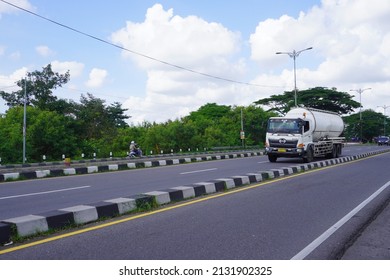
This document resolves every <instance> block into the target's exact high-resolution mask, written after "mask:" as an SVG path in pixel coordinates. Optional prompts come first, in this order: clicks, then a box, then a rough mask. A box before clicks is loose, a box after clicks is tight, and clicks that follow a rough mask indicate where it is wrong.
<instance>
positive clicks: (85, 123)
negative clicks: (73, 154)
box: [75, 93, 129, 139]
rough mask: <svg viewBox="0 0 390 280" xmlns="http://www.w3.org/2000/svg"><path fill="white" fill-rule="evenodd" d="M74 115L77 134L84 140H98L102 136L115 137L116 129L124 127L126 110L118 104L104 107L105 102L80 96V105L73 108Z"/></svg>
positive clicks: (88, 96) (90, 95)
mask: <svg viewBox="0 0 390 280" xmlns="http://www.w3.org/2000/svg"><path fill="white" fill-rule="evenodd" d="M75 108H76V109H75V115H76V118H77V121H78V124H79V133H80V134H81V135H82V137H83V138H85V139H99V138H102V137H103V136H108V138H110V136H115V133H116V132H117V130H116V128H118V127H126V126H127V124H126V123H125V121H124V120H125V119H128V118H129V117H128V116H126V115H124V112H125V111H126V110H124V109H122V108H121V105H120V104H119V103H114V104H112V105H111V106H106V105H105V100H103V99H100V98H96V97H94V96H93V95H92V94H90V93H87V95H86V96H84V95H82V96H81V99H80V104H79V105H77V106H75Z"/></svg>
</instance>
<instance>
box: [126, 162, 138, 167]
mask: <svg viewBox="0 0 390 280" xmlns="http://www.w3.org/2000/svg"><path fill="white" fill-rule="evenodd" d="M136 167H137V166H136V165H135V162H128V163H127V168H136Z"/></svg>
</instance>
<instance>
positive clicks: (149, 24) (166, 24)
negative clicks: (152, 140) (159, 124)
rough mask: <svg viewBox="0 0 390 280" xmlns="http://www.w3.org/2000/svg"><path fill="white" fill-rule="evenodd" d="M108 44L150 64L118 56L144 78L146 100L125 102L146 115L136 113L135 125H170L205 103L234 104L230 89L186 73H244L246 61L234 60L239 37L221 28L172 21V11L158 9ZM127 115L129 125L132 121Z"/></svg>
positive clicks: (199, 21) (193, 18) (185, 19)
mask: <svg viewBox="0 0 390 280" xmlns="http://www.w3.org/2000/svg"><path fill="white" fill-rule="evenodd" d="M111 38H112V41H113V42H114V43H116V44H119V45H121V46H123V47H124V48H126V49H129V50H132V51H134V52H138V53H142V54H145V55H147V56H148V57H151V58H153V59H148V58H146V57H145V56H142V55H135V54H134V53H132V52H128V51H123V57H124V58H125V59H130V60H132V61H134V62H135V63H136V64H137V65H138V66H139V67H140V68H141V69H143V70H145V71H146V72H147V77H148V80H147V84H146V97H144V98H141V99H140V98H134V97H132V98H130V99H129V100H128V102H125V105H126V104H127V105H128V106H131V104H134V102H139V103H142V105H141V106H142V109H141V108H139V109H138V110H140V111H141V110H144V111H145V112H146V111H148V114H146V113H142V112H138V113H139V116H140V117H139V118H138V120H139V121H142V118H143V117H144V116H145V117H147V120H157V121H159V120H160V121H162V120H167V119H174V118H176V117H180V116H183V115H181V114H187V113H188V112H189V110H195V109H197V107H199V106H201V105H203V104H205V103H207V102H220V101H221V102H223V103H229V102H231V101H232V100H233V99H234V96H235V94H234V92H232V91H231V90H232V89H231V84H230V83H227V82H223V81H219V80H217V79H212V78H210V77H206V76H202V75H199V74H196V73H193V72H191V71H195V72H201V73H207V74H208V75H211V76H218V77H223V78H227V79H236V78H237V77H242V76H243V74H244V73H245V71H246V69H245V68H246V66H245V61H243V60H240V59H235V58H234V56H235V55H237V53H238V51H239V50H240V47H241V45H240V44H241V43H240V42H241V38H240V35H239V34H237V33H235V32H232V31H230V30H228V29H227V28H226V27H224V26H223V25H222V24H220V23H216V22H207V21H205V20H203V19H202V18H199V17H196V16H188V17H181V16H179V15H174V12H173V9H168V10H164V8H163V6H162V5H160V4H156V5H154V6H153V7H151V8H149V9H148V10H147V12H146V15H145V20H144V22H141V23H134V22H127V23H126V26H125V27H123V28H122V29H120V30H118V31H116V32H114V33H113V34H112V36H111ZM156 60H159V61H160V62H159V61H156ZM161 61H163V62H168V63H169V64H173V65H175V66H178V67H175V66H172V65H167V64H166V63H161ZM183 68H186V69H187V70H188V69H189V70H190V71H187V70H185V69H183ZM206 93H207V94H206ZM167 108H169V109H167ZM162 109H163V110H162ZM132 110H134V108H130V111H131V112H132V115H133V120H137V116H136V114H134V113H133V111H132Z"/></svg>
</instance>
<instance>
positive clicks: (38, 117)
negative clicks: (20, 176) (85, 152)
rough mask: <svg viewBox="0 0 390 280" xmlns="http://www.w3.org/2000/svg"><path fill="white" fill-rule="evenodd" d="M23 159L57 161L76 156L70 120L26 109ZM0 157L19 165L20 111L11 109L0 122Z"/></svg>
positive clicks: (45, 112) (20, 154) (21, 129)
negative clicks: (44, 157) (43, 158)
mask: <svg viewBox="0 0 390 280" xmlns="http://www.w3.org/2000/svg"><path fill="white" fill-rule="evenodd" d="M27 116H28V118H27V129H26V158H27V160H28V161H30V162H32V161H41V160H42V156H43V155H46V156H47V159H48V160H49V159H53V160H60V159H61V155H62V154H66V155H68V156H72V155H74V154H75V153H76V152H77V146H78V141H77V139H76V137H75V133H74V131H73V130H72V122H73V120H72V119H70V118H69V117H66V116H63V115H60V114H57V113H56V112H51V111H44V110H40V109H38V108H35V107H31V106H28V107H27ZM0 141H1V145H0V156H1V157H2V159H3V160H4V161H5V162H9V163H15V162H22V159H23V155H22V150H23V147H22V146H23V107H21V106H18V107H14V108H11V109H9V110H8V111H7V114H6V115H5V116H4V117H2V118H0Z"/></svg>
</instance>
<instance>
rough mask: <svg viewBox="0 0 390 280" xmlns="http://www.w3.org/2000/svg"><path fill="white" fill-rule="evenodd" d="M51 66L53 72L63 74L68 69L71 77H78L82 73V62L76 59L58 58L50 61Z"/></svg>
mask: <svg viewBox="0 0 390 280" xmlns="http://www.w3.org/2000/svg"><path fill="white" fill-rule="evenodd" d="M51 66H52V69H53V71H54V72H58V73H60V74H64V73H66V72H67V71H68V70H69V73H70V76H71V77H79V76H81V74H82V73H83V70H84V64H83V63H80V62H76V61H64V62H60V61H58V60H55V61H52V62H51Z"/></svg>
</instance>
